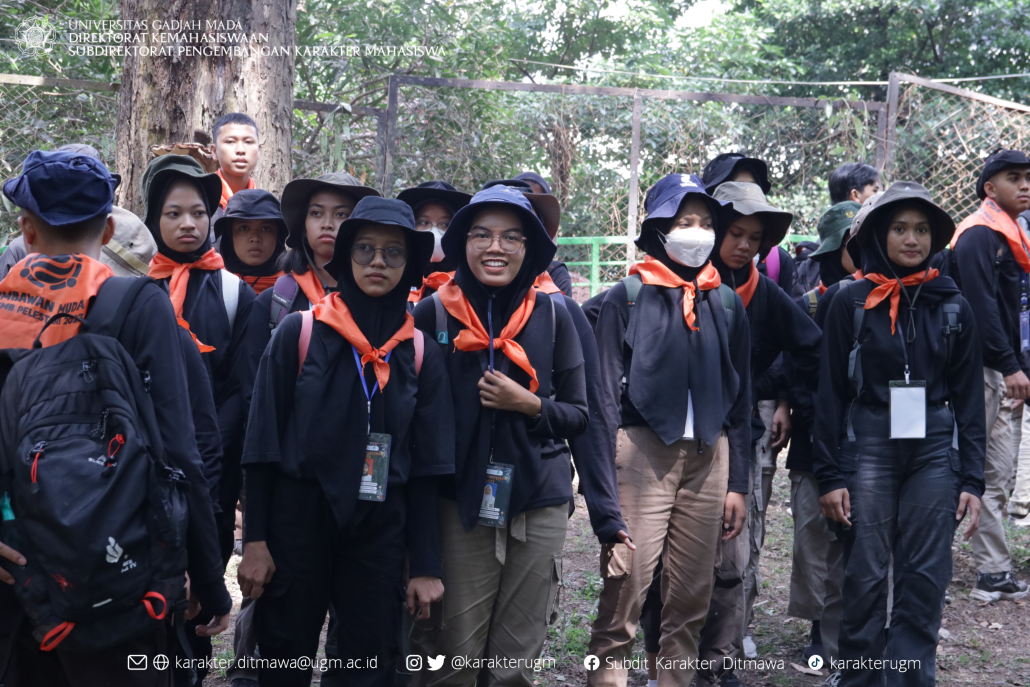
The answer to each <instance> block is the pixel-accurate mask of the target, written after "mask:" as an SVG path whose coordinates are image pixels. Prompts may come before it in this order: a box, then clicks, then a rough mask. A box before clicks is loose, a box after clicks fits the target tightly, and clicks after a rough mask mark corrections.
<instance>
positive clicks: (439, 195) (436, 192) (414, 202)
mask: <svg viewBox="0 0 1030 687" xmlns="http://www.w3.org/2000/svg"><path fill="white" fill-rule="evenodd" d="M397 200H400V201H403V202H405V203H407V204H408V205H409V206H411V211H412V212H414V211H415V208H417V207H418V206H420V205H422V204H423V203H431V202H434V201H436V202H443V203H445V204H446V205H447V206H448V207H449V208H450V209H451V210H452V211H453V212H455V213H456V212H458V210H460V209H462V208H463V207H465V206H466V205H468V204H469V202H471V200H472V194H471V193H462V192H461V191H447V190H445V189H438V188H418V187H416V188H406V189H404V190H403V191H401V192H400V193H398V194H397Z"/></svg>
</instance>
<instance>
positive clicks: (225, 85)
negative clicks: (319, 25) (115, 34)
mask: <svg viewBox="0 0 1030 687" xmlns="http://www.w3.org/2000/svg"><path fill="white" fill-rule="evenodd" d="M121 18H122V20H123V21H136V22H143V21H146V22H147V23H146V30H140V31H138V32H137V33H140V34H146V38H145V40H143V41H141V42H139V43H136V44H134V45H137V46H147V48H148V49H151V50H154V51H158V50H162V49H163V54H153V53H152V54H149V55H139V54H137V55H132V54H127V55H126V56H125V58H124V66H123V70H122V88H121V95H120V100H119V103H118V136H117V151H116V157H115V164H116V167H117V171H118V172H120V173H121V175H122V184H121V187H120V188H119V189H118V195H117V202H118V204H119V205H121V206H122V207H126V208H129V209H131V210H133V211H134V212H136V213H137V214H139V215H140V216H142V212H143V199H142V198H141V197H140V179H141V177H142V175H143V171H144V170H145V169H146V167H147V164H148V163H149V162H150V160H151V157H152V156H151V153H150V146H152V145H160V144H165V143H182V142H197V143H203V144H208V143H211V142H212V141H211V128H212V126H213V125H214V123H215V120H216V119H217V118H218V117H220V116H221V115H223V114H225V113H226V112H242V113H244V114H247V115H249V116H250V117H252V118H253V119H254V121H255V122H257V125H258V131H259V139H260V141H261V158H260V162H259V163H258V167H257V169H256V170H255V172H254V181H255V183H256V184H257V186H258V188H263V189H267V190H268V191H271V192H272V193H274V194H275V195H277V196H278V195H280V194H281V193H282V190H283V187H284V186H285V185H286V183H287V182H288V181H289V180H290V178H291V176H292V172H291V168H292V164H291V146H292V136H291V133H292V131H291V123H292V119H293V55H292V53H289V52H288V51H286V50H279V53H278V54H270V53H272V52H273V51H275V49H277V48H280V49H281V48H286V47H291V46H293V44H294V25H295V24H296V21H297V1H296V0H121ZM176 21H177V22H180V24H178V25H175V24H170V23H171V22H176ZM186 22H188V24H187V23H186ZM198 22H199V23H198ZM219 22H224V23H222V24H219ZM230 22H231V23H230ZM176 26H178V27H183V26H185V28H176ZM158 27H160V28H158ZM159 34H177V35H178V37H177V38H178V40H180V41H181V42H178V43H175V42H161V41H159V40H155V35H159ZM212 34H214V35H215V36H217V35H218V34H230V35H234V38H232V39H231V42H228V43H218V42H215V43H212V42H210V36H211V35H212ZM239 34H245V35H246V36H247V37H248V38H250V37H254V40H252V41H249V42H248V41H240V40H239ZM205 35H207V37H208V42H205V41H203V38H204V36H205ZM266 37H267V38H266ZM171 40H172V41H174V40H176V37H175V36H173V37H172V38H171ZM233 46H235V47H238V48H240V49H242V50H244V51H245V53H244V54H242V55H231V56H229V55H210V52H208V53H206V54H205V53H203V52H200V51H204V50H210V48H211V47H219V48H226V47H233ZM191 52H192V54H191ZM262 52H264V53H265V54H262ZM282 53H287V54H282Z"/></svg>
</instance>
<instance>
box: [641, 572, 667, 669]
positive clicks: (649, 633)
mask: <svg viewBox="0 0 1030 687" xmlns="http://www.w3.org/2000/svg"><path fill="white" fill-rule="evenodd" d="M664 569H665V559H664V558H659V559H658V565H656V566H655V567H654V573H653V574H652V575H651V586H650V587H648V588H647V597H646V598H645V599H644V606H643V608H641V609H640V627H641V629H642V630H643V631H644V651H646V652H647V653H649V654H657V653H658V643H659V642H660V641H661V639H662V570H664Z"/></svg>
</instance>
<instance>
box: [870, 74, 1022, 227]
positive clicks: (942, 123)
mask: <svg viewBox="0 0 1030 687" xmlns="http://www.w3.org/2000/svg"><path fill="white" fill-rule="evenodd" d="M920 81H922V80H920ZM955 91H958V89H953V88H948V89H947V90H944V89H942V88H941V87H940V86H939V85H936V84H934V85H927V84H926V83H925V82H924V83H904V84H902V85H901V87H900V90H899V96H898V107H897V110H896V112H897V125H896V129H895V131H896V133H895V147H894V150H895V155H894V164H893V169H892V174H891V177H892V179H893V180H900V179H905V180H909V181H916V182H919V183H920V184H922V185H923V186H926V188H927V189H929V191H930V193H931V194H932V195H933V198H934V200H935V201H936V202H937V203H938V204H939V205H940V206H941V207H943V208H944V209H945V210H947V211H948V214H950V215H951V216H952V218H954V219H955V221H956V222H959V221H961V220H962V219H964V218H965V217H966V216H967V215H969V214H970V213H972V212H973V211H975V210H976V208H977V207H979V205H980V200H979V199H978V198H977V197H976V180H977V178H978V177H979V176H980V171H981V170H982V169H983V161H984V158H986V157H987V156H988V155H990V154H991V153H992V152H994V151H995V150H997V149H998V148H1011V149H1015V150H1023V151H1026V150H1028V148H1030V108H1027V107H1024V106H1020V105H1018V104H1016V103H1008V104H1007V105H1008V106H1005V105H1004V104H1002V103H1004V101H997V100H994V99H993V98H991V99H976V98H972V97H969V95H968V94H962V93H958V92H955ZM1017 108H1019V109H1017Z"/></svg>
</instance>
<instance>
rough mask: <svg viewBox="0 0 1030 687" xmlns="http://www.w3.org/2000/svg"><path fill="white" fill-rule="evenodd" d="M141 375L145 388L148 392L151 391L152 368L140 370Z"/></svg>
mask: <svg viewBox="0 0 1030 687" xmlns="http://www.w3.org/2000/svg"><path fill="white" fill-rule="evenodd" d="M139 373H140V375H141V376H142V377H143V390H144V391H146V392H147V393H148V394H149V393H150V370H140V371H139Z"/></svg>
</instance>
